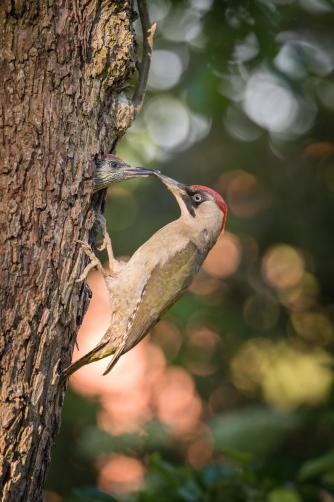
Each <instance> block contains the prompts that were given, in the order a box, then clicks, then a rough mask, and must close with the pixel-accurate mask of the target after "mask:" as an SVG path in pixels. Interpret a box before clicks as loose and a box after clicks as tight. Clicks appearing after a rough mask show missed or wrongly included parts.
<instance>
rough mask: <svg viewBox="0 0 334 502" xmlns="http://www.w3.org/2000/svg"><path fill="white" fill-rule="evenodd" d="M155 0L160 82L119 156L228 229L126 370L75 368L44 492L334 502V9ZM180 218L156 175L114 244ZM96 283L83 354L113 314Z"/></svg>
mask: <svg viewBox="0 0 334 502" xmlns="http://www.w3.org/2000/svg"><path fill="white" fill-rule="evenodd" d="M149 4H150V10H151V18H152V20H153V21H156V22H157V23H158V28H157V33H156V36H155V45H154V53H153V60H152V70H151V75H150V80H149V90H148V93H147V96H146V100H145V106H144V108H143V110H142V112H141V114H140V116H139V117H138V119H137V120H136V121H135V123H134V124H133V126H132V127H131V129H130V130H129V131H128V132H127V134H126V136H125V137H124V139H123V140H122V141H121V143H120V144H119V146H118V149H117V154H118V155H120V156H121V157H123V158H124V159H125V160H127V161H129V162H131V163H133V164H134V165H139V166H147V167H151V168H156V169H160V170H161V171H162V172H163V173H164V174H166V175H168V176H171V177H173V178H176V179H177V180H179V181H181V182H184V183H187V184H203V185H207V186H210V187H213V188H215V189H216V190H217V191H218V192H219V193H221V194H222V195H223V197H224V198H225V200H226V202H227V204H228V207H229V213H228V218H227V225H226V231H225V234H224V235H223V236H221V238H220V239H219V241H218V243H217V245H216V246H215V248H214V249H213V250H212V251H211V253H210V254H209V256H208V258H207V260H206V261H205V263H204V266H203V268H202V270H201V271H200V273H199V274H198V277H197V278H196V280H195V281H194V283H193V285H192V286H191V288H190V290H189V291H188V292H187V293H186V294H185V295H184V297H183V298H182V299H181V300H180V301H179V302H178V303H177V304H176V305H175V307H174V308H173V309H172V310H171V311H170V312H169V313H168V314H167V315H165V316H164V318H163V320H162V321H161V322H160V323H159V324H158V325H157V326H156V328H155V329H154V330H153V332H152V333H151V334H150V335H149V336H148V337H147V338H146V339H145V340H144V341H143V342H142V343H140V344H139V345H138V346H137V347H136V348H135V349H134V350H132V351H131V352H130V353H129V354H127V355H125V356H124V357H122V359H121V360H120V362H119V363H118V364H117V366H116V367H115V369H114V370H113V371H112V372H111V373H110V374H109V375H108V376H106V377H102V376H101V374H102V372H103V370H104V368H105V366H106V364H107V361H106V360H104V361H101V362H99V363H94V364H91V365H90V366H86V367H85V368H83V369H81V370H80V371H78V372H77V373H75V375H74V376H73V377H72V378H71V380H70V386H69V390H68V393H67V396H66V400H65V406H64V410H63V419H62V429H61V433H60V435H59V436H58V438H57V440H56V447H55V448H54V449H53V457H52V463H51V466H50V468H49V472H48V478H47V486H46V492H45V500H46V501H47V502H61V501H66V502H77V501H81V500H83V501H85V500H88V501H97V500H114V499H113V497H115V498H116V499H117V500H123V499H125V500H131V501H137V500H140V501H165V500H166V501H174V500H175V501H186V502H192V501H194V502H196V501H202V500H205V501H224V502H225V501H226V502H234V501H253V500H254V501H268V502H302V501H322V502H331V501H334V496H333V493H334V444H333V432H334V409H333V403H334V394H333V350H334V344H333V330H334V328H333V325H334V324H333V323H334V279H333V274H334V205H333V196H334V163H333V159H334V140H333V111H334V73H333V70H334V31H333V28H334V2H333V1H331V0H298V1H297V0H249V1H246V0H230V1H229V0H214V1H212V0H180V1H171V0H149ZM136 28H137V31H138V41H139V43H141V38H140V25H139V23H138V21H137V22H136ZM178 214H179V211H178V207H177V204H176V202H175V200H174V198H173V196H172V194H171V193H170V192H168V191H167V190H166V188H165V187H164V186H163V185H162V184H160V183H159V181H158V180H156V179H153V178H152V179H151V178H147V179H145V180H143V179H141V180H131V181H128V182H126V183H124V184H121V185H117V186H115V187H113V188H111V189H110V190H109V191H108V197H107V211H106V217H107V221H108V229H109V232H110V235H111V238H112V242H113V246H114V251H115V254H116V256H118V257H123V259H126V257H129V256H131V254H132V253H133V252H134V251H135V250H136V249H137V248H138V247H139V246H140V245H141V244H142V243H143V242H145V241H146V240H147V239H148V238H149V237H150V236H151V235H152V234H153V233H154V232H155V231H156V230H157V229H159V228H160V227H162V226H163V225H165V224H166V223H168V222H169V221H171V220H172V219H174V218H177V217H178ZM99 256H100V257H101V256H102V260H104V261H105V260H106V256H105V255H101V254H100V255H99ZM88 282H89V285H90V287H91V289H92V291H93V298H92V301H91V305H90V307H89V311H88V313H87V315H86V317H85V320H84V324H83V326H82V329H81V331H80V334H79V347H80V352H79V353H78V352H77V353H75V354H74V358H77V357H80V356H82V355H83V354H85V353H86V352H87V351H88V350H89V349H90V348H92V347H93V346H94V345H95V344H96V343H97V342H98V340H99V339H100V338H101V337H102V335H103V334H104V332H105V329H106V327H107V325H108V319H109V315H110V312H109V310H108V309H109V307H108V301H107V297H106V288H105V286H104V283H103V280H102V278H101V276H100V275H99V273H98V272H92V273H91V275H90V276H89V280H88Z"/></svg>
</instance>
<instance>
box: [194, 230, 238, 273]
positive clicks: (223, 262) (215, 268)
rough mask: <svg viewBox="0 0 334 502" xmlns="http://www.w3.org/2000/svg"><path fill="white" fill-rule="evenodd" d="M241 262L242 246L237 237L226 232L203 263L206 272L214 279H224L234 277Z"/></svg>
mask: <svg viewBox="0 0 334 502" xmlns="http://www.w3.org/2000/svg"><path fill="white" fill-rule="evenodd" d="M240 261H241V246H240V242H239V239H238V237H237V236H236V235H234V234H231V233H230V232H225V234H223V235H221V236H220V237H219V239H218V241H217V243H216V244H215V246H214V247H213V248H212V249H211V251H210V253H209V254H208V256H207V258H206V260H205V261H204V263H203V268H204V270H205V271H206V272H207V273H208V274H210V275H211V276H212V277H217V278H221V279H222V278H224V277H229V276H230V275H233V274H234V273H235V272H236V270H237V269H238V267H239V264H240Z"/></svg>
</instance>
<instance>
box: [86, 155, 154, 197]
mask: <svg viewBox="0 0 334 502" xmlns="http://www.w3.org/2000/svg"><path fill="white" fill-rule="evenodd" d="M153 173H154V171H152V169H144V168H142V167H133V166H131V165H130V164H128V163H127V162H125V161H124V160H122V159H120V158H119V157H116V156H115V155H111V154H107V155H102V158H101V160H100V162H99V163H98V164H97V166H96V171H95V175H94V190H93V192H98V191H99V190H102V188H107V187H108V186H109V185H114V184H115V183H119V182H120V181H125V180H128V179H130V178H139V177H140V176H148V175H150V174H153Z"/></svg>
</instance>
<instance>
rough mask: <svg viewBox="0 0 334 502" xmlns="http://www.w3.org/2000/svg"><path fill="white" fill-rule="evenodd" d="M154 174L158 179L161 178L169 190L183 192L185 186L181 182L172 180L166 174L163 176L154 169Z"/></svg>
mask: <svg viewBox="0 0 334 502" xmlns="http://www.w3.org/2000/svg"><path fill="white" fill-rule="evenodd" d="M154 174H155V176H156V177H157V178H159V180H161V181H162V182H163V183H164V184H165V185H166V186H167V187H168V188H169V190H171V191H172V192H173V191H177V192H181V193H185V188H186V185H183V183H179V182H178V181H175V180H173V179H172V178H168V176H164V175H163V174H161V173H160V172H159V171H154Z"/></svg>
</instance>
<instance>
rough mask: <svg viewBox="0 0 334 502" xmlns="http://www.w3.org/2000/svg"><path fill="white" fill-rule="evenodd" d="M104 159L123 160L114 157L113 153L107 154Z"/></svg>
mask: <svg viewBox="0 0 334 502" xmlns="http://www.w3.org/2000/svg"><path fill="white" fill-rule="evenodd" d="M102 157H107V159H116V160H122V159H120V158H119V157H116V155H112V154H111V153H105V154H104V155H102Z"/></svg>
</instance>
